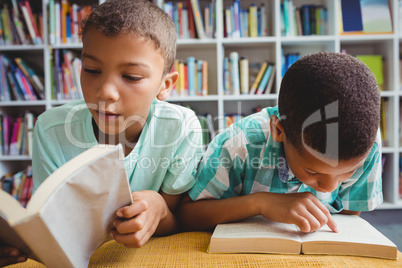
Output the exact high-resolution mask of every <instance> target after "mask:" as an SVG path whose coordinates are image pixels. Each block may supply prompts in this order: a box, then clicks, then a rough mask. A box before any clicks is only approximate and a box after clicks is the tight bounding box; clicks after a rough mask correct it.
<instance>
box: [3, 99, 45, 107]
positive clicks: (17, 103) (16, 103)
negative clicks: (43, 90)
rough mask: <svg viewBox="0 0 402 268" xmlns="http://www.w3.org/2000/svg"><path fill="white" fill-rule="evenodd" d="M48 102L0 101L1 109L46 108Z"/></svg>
mask: <svg viewBox="0 0 402 268" xmlns="http://www.w3.org/2000/svg"><path fill="white" fill-rule="evenodd" d="M45 105H46V100H36V101H0V107H19V106H45Z"/></svg>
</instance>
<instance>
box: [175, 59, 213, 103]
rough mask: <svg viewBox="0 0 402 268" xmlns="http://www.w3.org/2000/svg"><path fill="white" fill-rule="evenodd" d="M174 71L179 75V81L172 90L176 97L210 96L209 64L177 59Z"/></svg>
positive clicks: (200, 61)
mask: <svg viewBox="0 0 402 268" xmlns="http://www.w3.org/2000/svg"><path fill="white" fill-rule="evenodd" d="M172 71H176V72H178V73H179V79H178V81H177V83H176V85H175V87H174V89H173V90H172V93H171V95H172V96H174V97H185V96H190V97H192V96H207V95H208V62H207V61H206V60H196V59H195V58H194V57H188V58H187V61H183V60H179V59H176V60H175V63H174V66H173V69H172Z"/></svg>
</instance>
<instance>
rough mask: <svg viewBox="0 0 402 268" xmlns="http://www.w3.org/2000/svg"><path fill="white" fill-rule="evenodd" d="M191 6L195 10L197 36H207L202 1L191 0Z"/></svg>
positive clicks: (202, 37)
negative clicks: (201, 6)
mask: <svg viewBox="0 0 402 268" xmlns="http://www.w3.org/2000/svg"><path fill="white" fill-rule="evenodd" d="M190 2H191V8H192V10H193V16H194V24H195V28H196V30H197V36H198V38H200V39H204V38H207V36H206V35H205V30H204V22H203V19H202V15H201V9H200V3H199V1H198V0H190Z"/></svg>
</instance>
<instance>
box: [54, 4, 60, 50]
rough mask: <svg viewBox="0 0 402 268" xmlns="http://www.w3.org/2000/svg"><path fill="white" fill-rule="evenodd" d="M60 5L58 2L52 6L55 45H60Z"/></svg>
mask: <svg viewBox="0 0 402 268" xmlns="http://www.w3.org/2000/svg"><path fill="white" fill-rule="evenodd" d="M60 14H61V5H60V3H59V2H55V4H54V21H55V34H54V35H55V41H56V44H61V21H60V20H61V18H60Z"/></svg>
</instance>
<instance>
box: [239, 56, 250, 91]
mask: <svg viewBox="0 0 402 268" xmlns="http://www.w3.org/2000/svg"><path fill="white" fill-rule="evenodd" d="M248 67H249V63H248V59H247V58H245V57H241V58H240V61H239V69H240V92H241V94H248V90H249V80H248V79H249V68H248Z"/></svg>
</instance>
